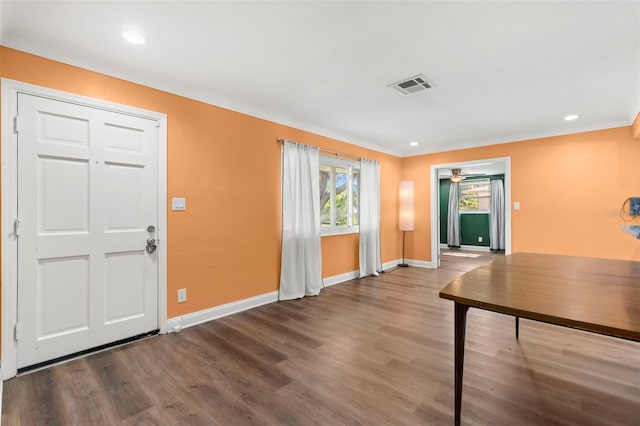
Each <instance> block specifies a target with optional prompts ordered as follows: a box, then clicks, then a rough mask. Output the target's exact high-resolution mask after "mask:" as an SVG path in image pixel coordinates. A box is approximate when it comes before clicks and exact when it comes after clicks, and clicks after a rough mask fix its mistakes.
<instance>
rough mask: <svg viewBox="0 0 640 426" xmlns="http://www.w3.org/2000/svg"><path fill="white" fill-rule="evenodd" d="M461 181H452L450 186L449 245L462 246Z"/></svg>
mask: <svg viewBox="0 0 640 426" xmlns="http://www.w3.org/2000/svg"><path fill="white" fill-rule="evenodd" d="M459 202H460V183H459V182H451V185H450V187H449V214H448V217H447V245H448V246H449V247H460V211H459V207H458V204H459Z"/></svg>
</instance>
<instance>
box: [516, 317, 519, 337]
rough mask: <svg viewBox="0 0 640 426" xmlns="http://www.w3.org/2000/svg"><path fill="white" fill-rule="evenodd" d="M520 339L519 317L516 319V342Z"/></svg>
mask: <svg viewBox="0 0 640 426" xmlns="http://www.w3.org/2000/svg"><path fill="white" fill-rule="evenodd" d="M519 338H520V317H516V340H518V339H519Z"/></svg>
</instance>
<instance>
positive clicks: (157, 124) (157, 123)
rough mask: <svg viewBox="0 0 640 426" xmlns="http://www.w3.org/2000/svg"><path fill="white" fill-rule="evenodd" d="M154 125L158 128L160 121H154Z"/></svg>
mask: <svg viewBox="0 0 640 426" xmlns="http://www.w3.org/2000/svg"><path fill="white" fill-rule="evenodd" d="M156 127H157V128H158V129H159V128H160V122H159V121H156Z"/></svg>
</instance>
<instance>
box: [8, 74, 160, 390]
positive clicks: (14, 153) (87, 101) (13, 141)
mask: <svg viewBox="0 0 640 426" xmlns="http://www.w3.org/2000/svg"><path fill="white" fill-rule="evenodd" d="M18 93H24V94H29V95H34V96H40V97H44V98H49V99H53V100H57V101H62V102H68V103H73V104H77V105H82V106H87V107H91V108H98V109H102V110H106V111H111V112H117V113H120V114H127V115H131V116H136V117H141V118H145V119H150V120H155V121H157V122H158V124H159V128H158V144H159V145H158V225H157V229H158V232H157V234H156V236H157V237H156V239H157V240H158V251H157V253H158V327H159V328H160V333H166V332H167V329H168V327H167V116H166V114H162V113H158V112H154V111H148V110H144V109H140V108H134V107H130V106H126V105H120V104H117V103H113V102H108V101H103V100H100V99H94V98H89V97H86V96H80V95H75V94H71V93H66V92H62V91H58V90H54V89H48V88H45V87H40V86H35V85H32V84H28V83H23V82H20V81H16V80H10V79H6V78H3V79H2V130H1V131H2V147H0V149H1V155H2V173H1V175H0V179H1V182H0V190H1V191H2V209H1V212H0V214H1V219H0V226H1V227H0V230H1V232H2V238H1V243H0V247H1V249H2V271H1V277H2V325H1V328H2V380H6V379H9V378H11V377H13V376H15V375H16V374H17V357H16V355H17V354H16V349H17V345H16V341H15V339H14V327H15V324H16V322H17V312H18V299H17V294H18V277H17V274H16V272H17V270H18V244H17V239H16V237H15V234H14V229H13V227H14V222H15V220H16V218H17V213H18V200H17V197H18V185H17V182H18V150H17V133H16V132H15V131H14V126H15V125H16V122H15V121H14V117H16V116H17V113H18V102H17V101H18ZM18 125H19V124H18Z"/></svg>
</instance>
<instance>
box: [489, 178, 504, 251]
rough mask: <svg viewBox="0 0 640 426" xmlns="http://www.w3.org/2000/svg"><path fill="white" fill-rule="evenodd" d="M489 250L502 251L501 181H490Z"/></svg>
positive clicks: (502, 201)
mask: <svg viewBox="0 0 640 426" xmlns="http://www.w3.org/2000/svg"><path fill="white" fill-rule="evenodd" d="M489 218H490V223H489V228H490V241H491V244H490V247H489V248H490V249H491V251H503V250H504V184H503V183H502V179H491V205H490V210H489Z"/></svg>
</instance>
